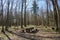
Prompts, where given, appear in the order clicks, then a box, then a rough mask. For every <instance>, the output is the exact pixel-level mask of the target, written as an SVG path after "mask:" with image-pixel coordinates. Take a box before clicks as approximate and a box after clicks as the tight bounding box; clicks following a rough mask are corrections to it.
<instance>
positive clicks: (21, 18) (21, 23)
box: [21, 0, 23, 28]
mask: <svg viewBox="0 0 60 40" xmlns="http://www.w3.org/2000/svg"><path fill="white" fill-rule="evenodd" d="M21 1H22V3H21V28H23V0H21Z"/></svg>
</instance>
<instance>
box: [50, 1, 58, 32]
mask: <svg viewBox="0 0 60 40" xmlns="http://www.w3.org/2000/svg"><path fill="white" fill-rule="evenodd" d="M51 1H52V4H53V10H54V19H55V23H56V31H58V29H59V9H58V3H57V0H51Z"/></svg>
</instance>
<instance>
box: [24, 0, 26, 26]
mask: <svg viewBox="0 0 60 40" xmlns="http://www.w3.org/2000/svg"><path fill="white" fill-rule="evenodd" d="M24 5H25V9H24V26H25V27H26V0H24Z"/></svg>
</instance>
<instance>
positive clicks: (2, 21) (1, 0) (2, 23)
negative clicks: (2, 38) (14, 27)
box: [1, 0, 4, 32]
mask: <svg viewBox="0 0 60 40" xmlns="http://www.w3.org/2000/svg"><path fill="white" fill-rule="evenodd" d="M1 8H2V9H1V15H2V18H1V24H2V30H1V31H2V32H4V24H3V0H1Z"/></svg>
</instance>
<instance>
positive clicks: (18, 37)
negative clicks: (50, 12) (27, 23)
mask: <svg viewBox="0 0 60 40" xmlns="http://www.w3.org/2000/svg"><path fill="white" fill-rule="evenodd" d="M37 28H38V29H39V32H37V33H21V32H20V31H21V29H20V30H19V29H18V30H15V29H13V28H11V29H9V30H11V31H12V32H13V33H9V32H7V31H6V32H5V33H6V35H4V34H3V33H1V32H0V40H1V39H4V40H60V34H59V32H55V31H54V30H52V29H51V28H49V27H48V28H45V27H37ZM7 35H8V37H6V36H7Z"/></svg>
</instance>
